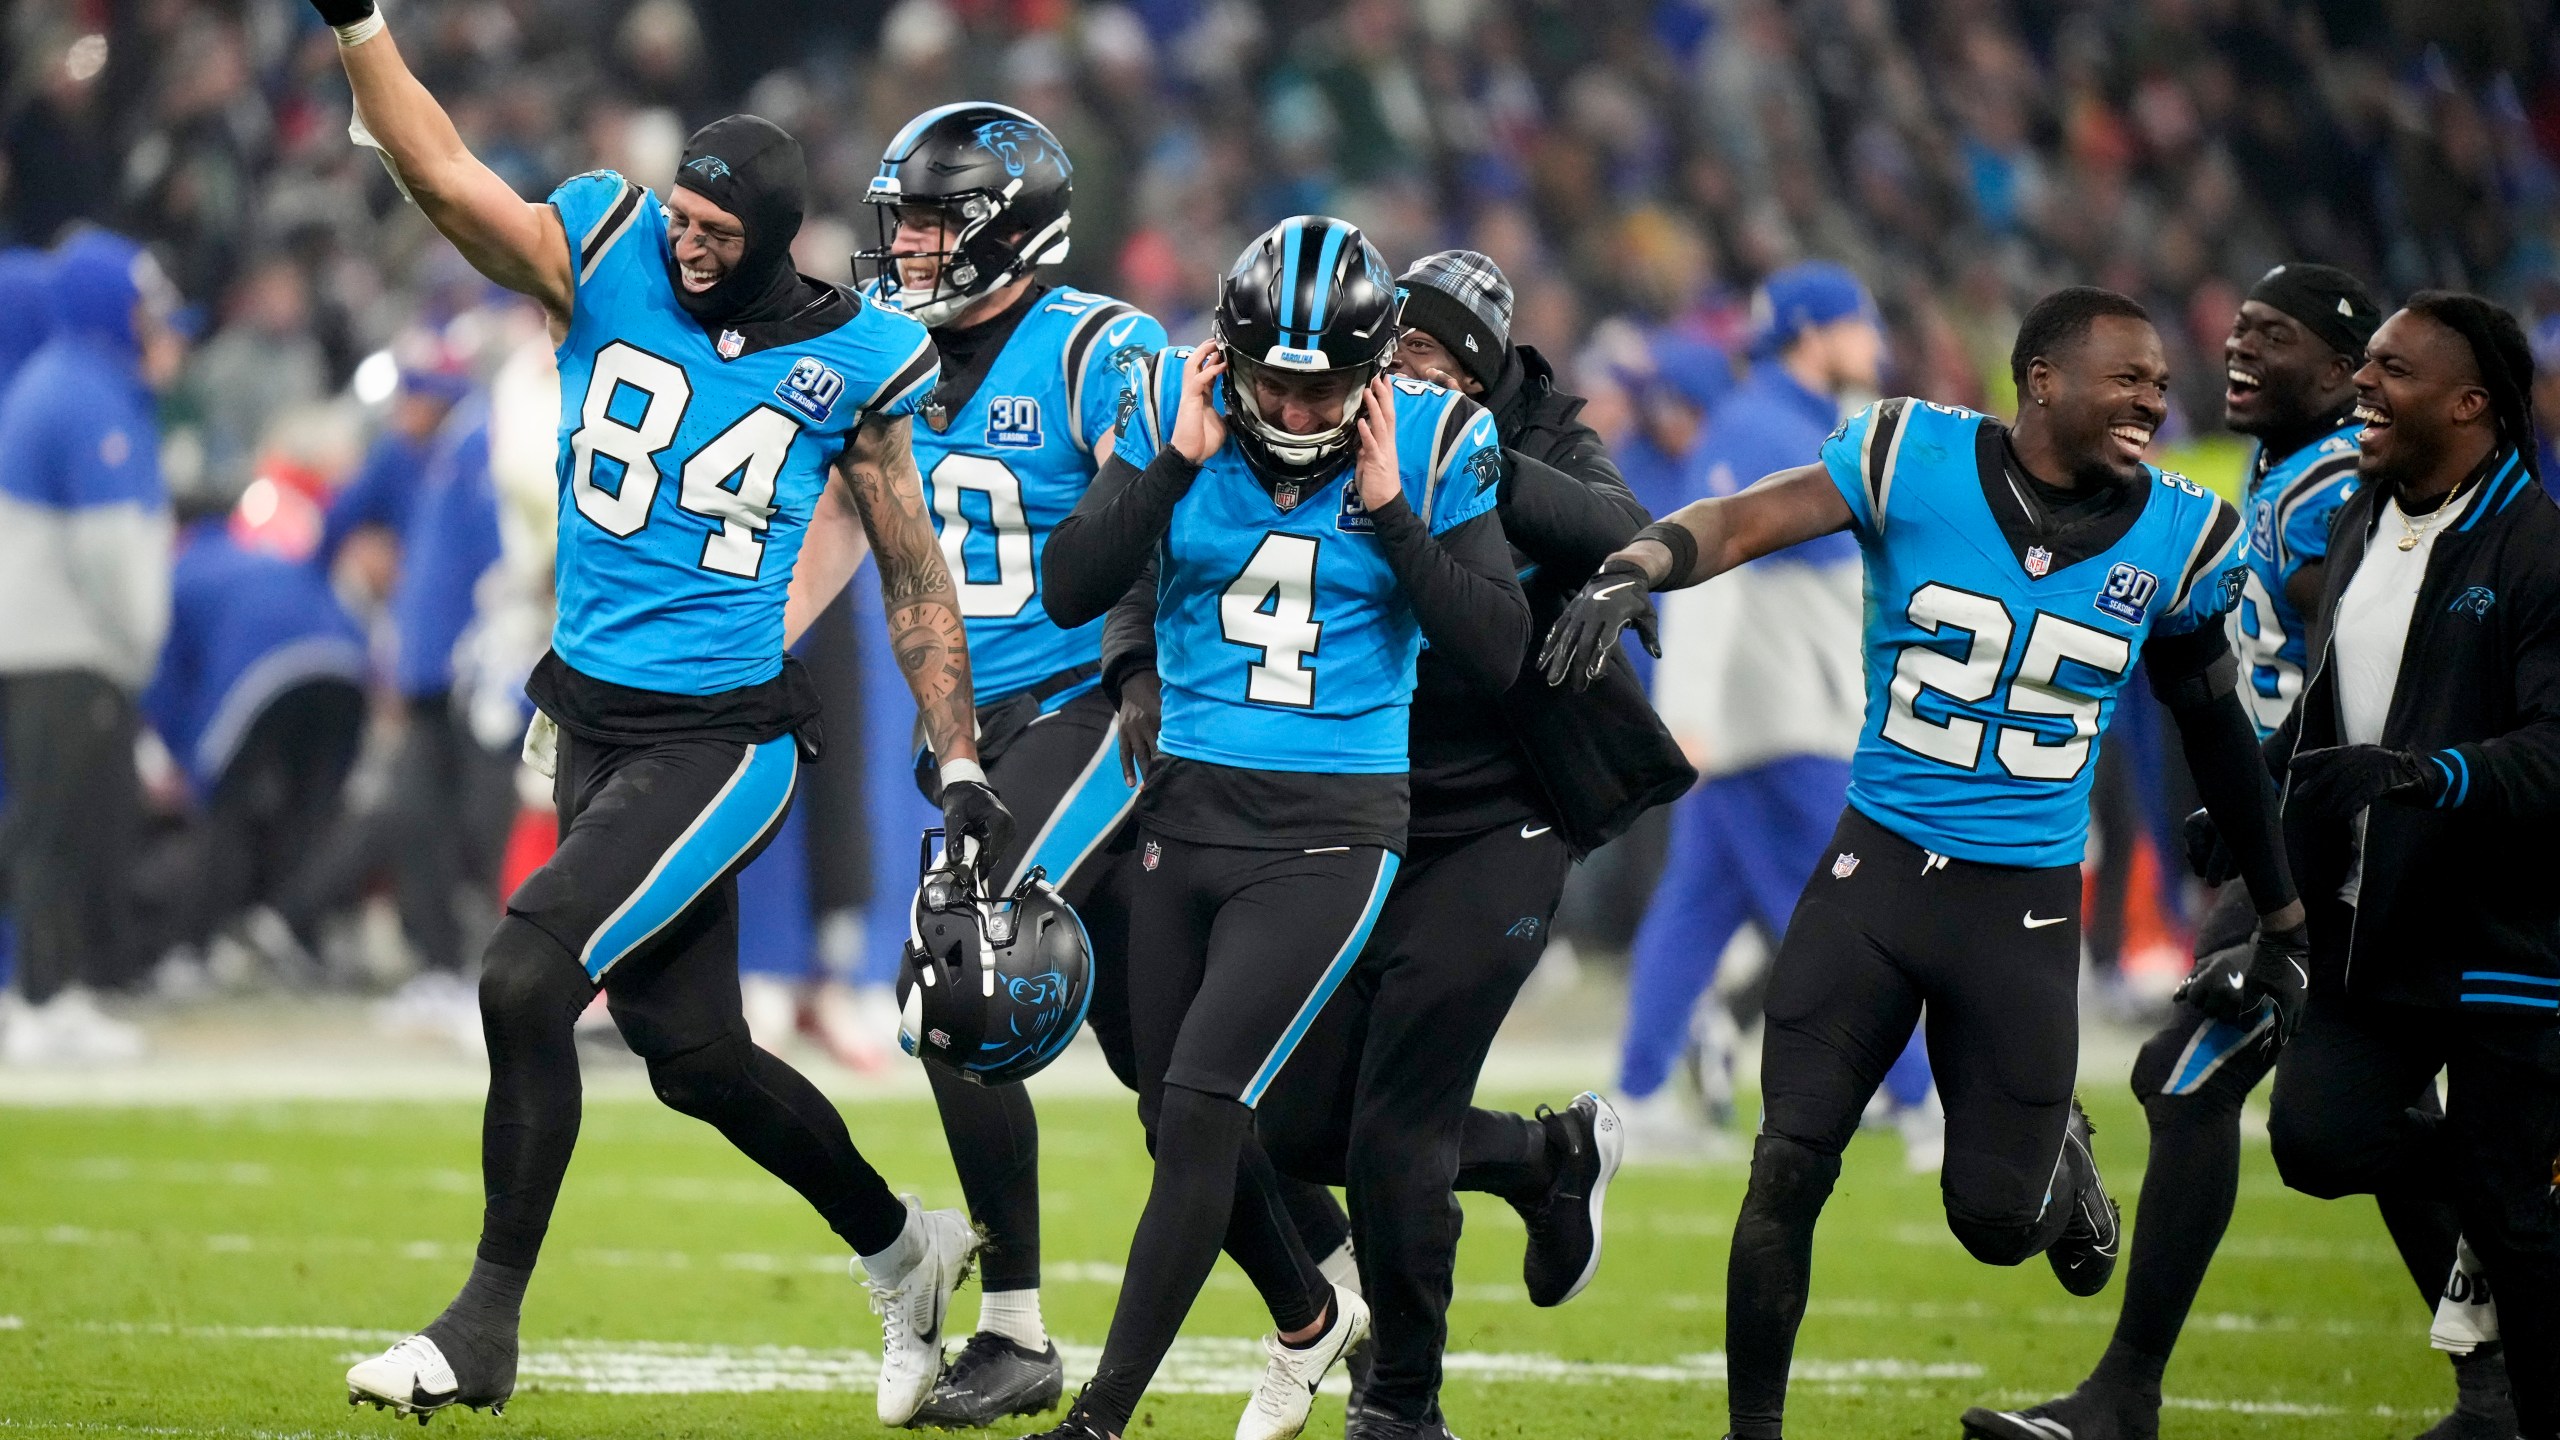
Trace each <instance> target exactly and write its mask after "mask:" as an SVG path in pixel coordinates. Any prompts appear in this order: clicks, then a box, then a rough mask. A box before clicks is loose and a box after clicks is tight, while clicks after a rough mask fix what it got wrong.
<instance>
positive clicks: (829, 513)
mask: <svg viewBox="0 0 2560 1440" xmlns="http://www.w3.org/2000/svg"><path fill="white" fill-rule="evenodd" d="M870 553H871V542H870V540H869V539H868V538H866V537H865V536H864V535H863V533H862V516H861V515H860V513H859V512H857V511H856V510H855V509H854V504H853V489H852V487H851V486H850V485H848V484H847V483H846V482H845V480H844V472H843V471H841V470H839V471H837V472H836V478H835V479H834V480H833V481H831V482H829V484H828V485H827V488H826V489H825V490H824V491H822V492H820V493H819V496H818V506H817V508H816V509H815V510H812V511H810V512H809V529H808V532H807V533H806V534H804V535H802V536H801V537H800V559H799V561H798V562H797V563H795V564H794V565H793V566H792V567H791V589H790V592H789V594H788V597H787V598H786V599H785V600H784V602H783V606H782V645H783V648H784V649H786V650H787V649H789V648H790V647H792V646H794V645H797V644H799V643H800V637H801V636H803V635H805V634H807V633H808V632H809V627H810V626H812V625H815V624H817V623H818V617H819V616H820V615H821V614H824V613H825V612H826V608H827V607H828V606H830V605H832V604H834V603H835V602H836V597H837V596H838V595H841V594H843V593H844V587H845V586H847V585H849V584H851V583H852V582H853V572H854V571H856V570H859V569H861V568H862V557H863V556H865V555H868V554H870Z"/></svg>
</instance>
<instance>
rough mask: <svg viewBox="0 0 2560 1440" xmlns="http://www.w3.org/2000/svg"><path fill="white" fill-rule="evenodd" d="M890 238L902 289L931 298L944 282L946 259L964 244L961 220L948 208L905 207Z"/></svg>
mask: <svg viewBox="0 0 2560 1440" xmlns="http://www.w3.org/2000/svg"><path fill="white" fill-rule="evenodd" d="M894 213H895V215H896V226H897V228H896V229H895V231H893V232H892V233H891V235H890V237H889V256H890V263H891V265H892V266H893V267H894V268H895V269H896V271H897V279H898V288H899V289H901V290H912V291H916V292H918V293H925V294H929V293H931V292H932V290H933V289H934V287H935V286H936V285H938V284H940V283H941V280H942V257H943V256H944V254H945V253H947V252H948V251H950V250H951V249H953V248H954V247H956V246H958V245H959V243H960V229H961V220H960V217H959V216H957V215H954V214H952V213H951V209H950V207H948V206H945V205H901V206H899V207H897V210H896V211H895V212H894Z"/></svg>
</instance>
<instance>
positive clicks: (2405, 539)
mask: <svg viewBox="0 0 2560 1440" xmlns="http://www.w3.org/2000/svg"><path fill="white" fill-rule="evenodd" d="M2461 498H2462V487H2461V486H2459V485H2456V486H2454V487H2453V490H2452V493H2450V494H2448V495H2446V496H2445V497H2444V503H2443V504H2441V505H2438V506H2437V507H2436V508H2435V509H2434V511H2433V512H2431V513H2430V514H2429V515H2428V516H2427V523H2426V524H2424V525H2412V524H2410V523H2409V512H2408V511H2406V510H2403V509H2401V508H2400V502H2399V500H2398V499H2396V498H2395V499H2394V500H2393V501H2392V502H2391V513H2392V514H2394V515H2397V516H2399V517H2400V548H2401V549H2403V550H2415V549H2417V548H2418V542H2419V541H2421V540H2424V539H2426V538H2427V537H2428V536H2430V535H2433V534H2434V533H2436V530H2437V528H2438V527H2439V526H2441V525H2443V524H2444V522H2445V521H2446V520H2447V519H2449V518H2451V517H2452V515H2453V512H2454V508H2455V506H2454V502H2455V501H2456V500H2459V499H2461Z"/></svg>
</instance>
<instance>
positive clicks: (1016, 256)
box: [853, 100, 1075, 325]
mask: <svg viewBox="0 0 2560 1440" xmlns="http://www.w3.org/2000/svg"><path fill="white" fill-rule="evenodd" d="M1074 174H1075V167H1074V166H1072V165H1070V164H1068V163H1067V150H1066V147H1065V146H1063V145H1061V144H1059V143H1058V137H1057V136H1055V135H1053V134H1051V133H1050V132H1049V127H1048V126H1046V125H1043V124H1041V123H1040V122H1039V121H1037V120H1034V119H1032V118H1031V117H1030V116H1028V115H1025V114H1023V113H1022V112H1021V111H1019V110H1016V109H1014V108H1013V107H1011V106H1009V105H998V104H995V103H993V102H992V101H986V100H964V101H962V102H960V103H959V104H957V105H945V106H942V107H941V108H940V109H936V110H928V111H926V112H925V113H923V114H922V115H919V116H917V117H916V118H914V119H913V120H910V121H908V122H907V128H905V129H904V130H901V131H899V132H898V136H897V138H896V139H894V140H891V141H890V142H889V148H888V151H887V152H886V153H884V154H883V155H882V156H881V157H880V173H879V174H878V175H875V176H873V177H872V180H871V188H870V189H869V190H868V191H866V192H865V193H864V194H863V197H862V198H863V200H864V201H865V202H866V203H868V204H869V205H871V206H872V207H873V209H872V212H871V213H872V217H873V219H874V220H875V221H876V222H877V224H878V226H879V236H880V244H879V245H878V247H877V248H875V249H870V250H862V251H857V252H855V254H854V257H853V258H854V260H855V262H856V264H857V267H859V266H860V265H861V264H863V263H868V264H870V265H871V266H872V267H874V268H873V273H872V276H871V278H870V280H869V281H868V282H867V283H866V284H865V287H864V289H865V293H867V294H870V295H872V296H874V297H876V298H878V299H880V300H883V301H885V302H887V303H889V304H891V305H894V306H896V307H897V308H898V309H900V310H903V311H905V312H906V313H907V314H909V315H911V316H913V317H915V318H916V319H917V320H919V321H921V322H923V323H924V324H926V325H940V324H943V323H945V322H947V321H949V320H950V319H951V318H952V317H953V316H955V315H958V314H959V313H960V312H961V311H962V310H964V309H966V308H968V305H969V302H971V301H973V300H975V299H977V298H978V297H979V296H981V295H984V294H986V293H987V292H988V291H990V290H994V289H997V288H998V287H1000V286H1003V285H1006V284H1009V283H1011V282H1012V281H1013V280H1014V279H1015V278H1016V277H1018V276H1020V275H1022V274H1023V273H1025V272H1026V271H1028V270H1030V269H1031V268H1032V267H1033V266H1035V265H1053V264H1056V263H1057V262H1058V261H1061V260H1064V259H1066V258H1067V202H1068V200H1069V198H1070V197H1071V196H1072V194H1073V193H1074V189H1075V186H1074V183H1073V177H1074ZM910 205H932V206H937V207H939V208H941V209H943V210H944V211H946V212H948V213H947V214H946V215H945V217H944V222H943V230H942V233H943V235H944V236H945V240H944V243H945V244H946V245H947V246H949V248H948V249H945V250H942V251H940V252H939V254H938V258H939V259H940V260H941V261H942V264H941V266H940V267H939V269H938V270H937V271H936V273H935V276H934V283H933V287H932V288H931V289H929V290H927V289H910V288H906V287H905V285H904V284H903V282H902V281H901V280H900V279H899V276H898V269H897V265H896V263H895V261H894V260H893V259H892V257H891V256H890V253H889V250H890V246H891V245H893V244H894V243H895V242H896V240H897V235H898V212H899V211H900V210H901V209H903V208H905V207H907V206H910ZM908 258H911V259H912V258H918V257H913V256H911V257H908ZM856 273H857V274H859V273H860V271H859V269H858V268H857V271H856Z"/></svg>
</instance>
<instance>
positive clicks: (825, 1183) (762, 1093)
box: [480, 915, 906, 1270]
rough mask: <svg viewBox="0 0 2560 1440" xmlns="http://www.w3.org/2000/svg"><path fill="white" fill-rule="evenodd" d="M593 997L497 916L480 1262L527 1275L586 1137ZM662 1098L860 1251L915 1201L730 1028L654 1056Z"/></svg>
mask: <svg viewBox="0 0 2560 1440" xmlns="http://www.w3.org/2000/svg"><path fill="white" fill-rule="evenodd" d="M594 995H595V988H594V986H593V985H592V984H591V983H590V982H589V981H588V979H587V975H586V971H585V970H584V969H582V968H580V966H579V965H578V962H577V961H576V960H575V959H573V958H571V956H570V955H569V952H568V951H567V950H566V949H564V948H562V947H561V946H560V945H559V944H558V943H557V942H556V941H554V940H553V939H552V938H551V937H550V936H549V935H546V934H544V933H543V932H542V930H540V929H539V928H537V927H536V926H534V925H533V924H531V923H530V922H528V921H526V920H524V919H523V918H522V917H520V916H515V915H510V916H508V917H507V918H506V919H505V920H503V921H501V922H499V925H498V930H497V933H496V935H494V936H493V937H492V938H491V939H490V942H489V949H488V958H487V966H486V968H485V969H484V970H483V972H482V974H481V978H480V1017H481V1028H482V1031H483V1033H484V1034H485V1035H486V1036H487V1038H488V1042H489V1101H488V1105H487V1107H486V1109H485V1110H484V1111H483V1114H482V1120H481V1139H480V1168H481V1178H482V1183H483V1185H484V1187H485V1190H486V1193H487V1197H488V1205H487V1210H486V1212H485V1214H484V1217H483V1219H482V1222H481V1230H480V1256H481V1258H482V1259H484V1260H488V1261H491V1262H493V1263H495V1264H499V1265H506V1266H512V1267H514V1268H516V1269H521V1270H530V1269H532V1268H533V1264H534V1261H535V1259H536V1258H537V1257H538V1256H539V1255H540V1253H541V1250H542V1238H543V1234H544V1232H545V1231H546V1230H548V1229H549V1228H550V1224H551V1211H552V1207H553V1205H554V1204H555V1203H557V1201H558V1200H559V1197H560V1178H561V1176H562V1175H563V1174H564V1173H565V1172H566V1171H567V1170H568V1168H569V1154H570V1152H571V1151H572V1150H573V1149H575V1148H576V1146H577V1143H578V1114H579V1109H580V1104H581V1100H582V1093H583V1092H582V1086H581V1083H580V1079H579V1074H578V1047H577V1035H576V1026H577V1021H578V1015H579V1012H580V1011H582V1010H584V1009H585V1008H586V1006H587V1002H588V1001H589V1000H590V999H592V998H593V997H594ZM649 1080H650V1084H651V1086H652V1087H653V1088H654V1089H655V1090H656V1091H657V1093H658V1098H660V1099H661V1100H664V1101H665V1102H666V1103H667V1104H668V1105H670V1106H672V1107H674V1108H675V1109H677V1110H680V1111H682V1112H683V1113H685V1114H687V1115H691V1116H693V1117H695V1118H696V1119H700V1120H703V1121H706V1122H708V1123H709V1124H711V1125H712V1126H714V1127H715V1128H717V1129H718V1130H719V1131H720V1133H721V1134H723V1135H725V1136H727V1137H728V1138H729V1141H730V1143H732V1144H734V1145H736V1146H737V1147H738V1148H739V1149H740V1150H742V1151H744V1152H745V1153H746V1155H747V1158H749V1159H751V1160H753V1161H755V1162H756V1163H757V1164H759V1165H762V1166H763V1167H764V1168H765V1169H767V1170H770V1171H772V1172H773V1174H774V1175H775V1176H776V1177H778V1178H780V1179H781V1180H782V1181H783V1182H784V1183H785V1184H788V1185H789V1186H791V1187H792V1188H793V1189H794V1190H797V1191H799V1192H800V1194H801V1195H802V1196H803V1197H805V1198H806V1199H807V1200H808V1201H809V1203H810V1204H811V1205H813V1206H815V1207H816V1208H817V1210H818V1213H819V1214H820V1215H822V1216H824V1217H825V1219H826V1221H827V1223H828V1225H829V1226H831V1227H832V1228H833V1229H834V1230H835V1232H836V1233H837V1234H838V1235H840V1236H842V1237H844V1240H845V1242H846V1243H847V1244H849V1245H851V1246H852V1247H853V1248H854V1249H855V1251H857V1252H858V1253H862V1254H871V1253H875V1252H877V1251H880V1250H885V1249H887V1248H888V1247H889V1246H890V1245H891V1244H892V1243H894V1242H895V1241H896V1240H897V1238H898V1233H899V1231H900V1230H902V1229H903V1228H905V1225H906V1208H905V1206H904V1205H903V1204H901V1203H900V1202H899V1200H898V1198H897V1197H896V1196H895V1195H893V1194H891V1193H890V1191H889V1187H888V1186H887V1185H886V1184H885V1183H883V1182H882V1180H881V1179H880V1176H879V1174H878V1172H876V1171H874V1170H873V1169H872V1168H871V1166H870V1164H869V1163H868V1162H867V1161H865V1160H864V1159H863V1158H862V1155H861V1152H859V1151H858V1150H856V1149H855V1148H854V1145H853V1138H852V1136H851V1135H849V1134H848V1133H846V1130H845V1126H844V1119H843V1117H842V1116H840V1115H838V1114H837V1113H836V1109H835V1107H834V1106H833V1105H831V1104H829V1103H828V1102H827V1098H826V1097H825V1096H824V1095H821V1094H820V1093H818V1090H817V1087H815V1086H813V1085H811V1084H810V1083H809V1082H808V1080H806V1079H805V1078H803V1077H802V1076H801V1075H800V1074H799V1072H797V1071H795V1070H793V1069H792V1068H791V1067H790V1066H788V1065H785V1064H783V1063H782V1062H781V1061H780V1060H777V1059H775V1058H774V1057H772V1056H771V1055H768V1054H766V1053H765V1052H763V1051H761V1050H758V1049H757V1048H755V1046H753V1045H751V1044H749V1043H748V1042H747V1040H746V1038H745V1036H744V1035H743V1034H740V1033H736V1032H734V1031H724V1032H723V1033H722V1034H721V1035H720V1036H719V1038H717V1039H714V1040H712V1041H710V1042H709V1043H707V1044H703V1045H698V1046H696V1047H694V1048H692V1049H689V1050H684V1051H680V1052H677V1053H675V1054H671V1055H661V1056H657V1057H654V1058H652V1059H651V1060H650V1061H649Z"/></svg>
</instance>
